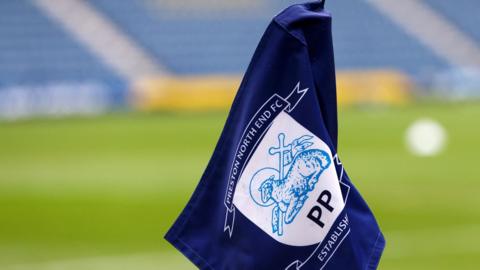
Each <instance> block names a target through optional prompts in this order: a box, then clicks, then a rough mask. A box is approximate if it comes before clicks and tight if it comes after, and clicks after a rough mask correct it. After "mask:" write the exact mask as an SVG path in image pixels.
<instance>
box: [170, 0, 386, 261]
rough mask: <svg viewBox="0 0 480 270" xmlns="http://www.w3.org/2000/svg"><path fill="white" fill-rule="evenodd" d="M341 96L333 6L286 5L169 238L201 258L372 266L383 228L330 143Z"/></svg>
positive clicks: (254, 60) (186, 252) (254, 61)
mask: <svg viewBox="0 0 480 270" xmlns="http://www.w3.org/2000/svg"><path fill="white" fill-rule="evenodd" d="M336 106H337V105H336V86H335V68H334V58H333V46H332V36H331V16H330V14H329V13H328V12H327V11H325V10H324V6H323V2H321V1H318V2H312V3H306V4H299V5H294V6H291V7H289V8H287V9H286V10H284V11H283V12H281V13H280V14H279V15H277V16H276V17H275V18H274V19H273V20H272V22H271V23H270V25H269V26H268V28H267V30H266V31H265V34H264V35H263V37H262V39H261V41H260V43H259V45H258V47H257V49H256V51H255V53H254V56H253V58H252V60H251V63H250V65H249V67H248V69H247V72H246V73H245V76H244V78H243V81H242V83H241V85H240V88H239V90H238V93H237V96H236V97H235V100H234V102H233V105H232V108H231V111H230V114H229V116H228V118H227V122H226V124H225V127H224V129H223V132H222V134H221V136H220V139H219V142H218V144H217V146H216V148H215V151H214V153H213V155H212V158H211V160H210V162H209V164H208V166H207V168H206V170H205V172H204V174H203V176H202V178H201V180H200V183H199V184H198V186H197V188H196V189H195V192H194V193H193V195H192V197H191V199H190V201H189V202H188V204H187V206H186V207H185V209H184V210H183V211H182V213H181V214H180V216H179V217H178V219H177V220H176V222H175V223H174V225H173V226H172V227H171V229H170V230H169V231H168V233H167V235H166V239H167V240H168V241H169V242H170V243H172V244H173V245H174V246H175V247H176V248H177V249H179V250H180V251H181V252H182V253H183V254H184V255H185V256H186V257H188V258H189V259H190V260H191V261H192V262H193V263H194V264H195V265H196V266H197V267H199V268H200V269H376V268H377V265H378V262H379V260H380V256H381V254H382V251H383V249H384V246H385V240H384V237H383V235H382V233H381V232H380V229H379V227H378V225H377V223H376V221H375V218H374V216H373V214H372V212H371V211H370V209H369V208H368V206H367V204H366V203H365V201H364V200H363V199H362V197H361V196H360V194H359V193H358V191H357V190H356V188H355V187H354V186H353V184H352V182H351V181H350V179H349V177H348V175H347V173H346V172H345V170H344V168H343V165H342V163H341V162H340V159H339V157H338V155H337V107H336ZM192 139H195V138H192Z"/></svg>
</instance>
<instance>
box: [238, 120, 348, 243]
mask: <svg viewBox="0 0 480 270" xmlns="http://www.w3.org/2000/svg"><path fill="white" fill-rule="evenodd" d="M333 162H334V161H333V157H332V154H331V151H330V149H329V147H328V146H327V144H325V142H323V141H322V140H321V139H320V138H318V137H316V136H315V135H314V134H313V133H311V132H310V131H309V130H307V129H306V128H305V127H303V126H302V125H300V124H299V123H298V122H297V121H295V119H293V118H292V117H291V116H290V115H288V114H287V113H285V112H282V113H280V114H279V115H278V116H277V117H276V118H275V119H274V120H273V123H272V125H271V126H270V128H269V129H268V130H267V132H266V134H265V136H264V138H263V139H262V141H261V142H260V143H259V144H258V147H257V149H256V150H255V152H254V153H253V154H252V156H251V159H250V160H249V162H248V164H247V165H246V167H245V170H244V171H243V173H242V175H241V177H240V180H239V181H238V183H237V186H236V189H235V196H234V199H233V203H234V205H235V206H236V208H237V209H238V210H239V211H240V212H241V213H242V214H243V215H245V216H246V217H247V218H248V219H249V220H250V221H252V222H253V223H255V224H256V225H257V226H258V227H259V228H260V229H262V230H263V231H264V232H265V233H267V234H268V235H270V236H271V237H272V238H274V239H275V240H277V241H279V242H281V243H283V244H287V245H291V246H308V245H313V244H316V243H319V242H321V241H322V240H323V239H324V238H325V236H326V234H327V233H328V231H329V230H330V228H331V226H332V224H333V223H334V221H335V220H336V218H337V217H338V215H339V214H340V212H341V211H342V209H343V207H344V205H345V204H344V201H343V198H342V194H341V191H340V184H339V180H338V176H337V173H336V171H335V166H334V164H333Z"/></svg>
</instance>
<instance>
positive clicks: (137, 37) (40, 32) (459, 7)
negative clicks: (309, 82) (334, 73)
mask: <svg viewBox="0 0 480 270" xmlns="http://www.w3.org/2000/svg"><path fill="white" fill-rule="evenodd" d="M39 1H41V0H18V1H1V2H0V99H2V101H1V102H0V117H1V116H2V115H4V114H5V112H6V111H7V112H8V114H9V115H15V111H16V110H17V109H18V108H17V109H12V105H11V104H12V103H16V104H24V105H23V109H18V111H21V113H20V114H21V115H28V114H29V110H30V109H29V107H35V104H36V103H37V100H38V96H46V97H48V98H46V99H51V98H52V97H51V96H55V95H58V91H59V89H61V88H68V89H70V90H69V91H71V92H72V93H73V92H75V90H74V89H75V87H76V86H75V85H82V84H83V86H82V88H81V89H85V88H92V89H93V88H95V89H96V90H95V91H100V92H102V94H100V96H103V97H104V101H103V103H104V106H105V107H107V108H108V107H110V106H114V105H118V104H120V105H121V104H125V103H128V102H129V100H128V97H129V96H132V95H128V93H127V92H126V91H127V90H128V89H133V91H134V95H133V96H137V97H138V95H136V94H135V93H137V94H138V93H140V100H143V102H144V103H145V104H147V103H148V105H145V106H146V107H152V106H153V107H155V106H157V105H158V106H165V105H161V104H166V103H168V104H170V105H169V106H167V107H173V108H176V107H178V106H177V105H172V104H171V102H170V101H168V102H167V101H166V100H167V99H165V100H158V98H161V96H162V95H163V96H170V97H173V96H175V95H177V93H180V94H178V95H179V97H176V98H173V99H169V100H178V99H180V98H181V97H183V96H182V95H184V96H191V95H192V92H185V89H179V87H182V88H188V89H189V91H193V92H194V91H197V90H198V91H205V89H207V88H208V86H209V85H212V86H213V88H215V89H213V90H212V91H214V92H215V91H217V93H218V90H219V89H224V88H225V87H227V88H228V90H230V91H231V92H232V91H234V89H230V88H231V87H233V85H235V84H237V83H238V80H239V76H240V75H241V74H242V73H243V71H244V70H245V69H246V67H247V65H248V62H249V60H250V57H251V55H252V54H253V51H254V49H255V46H256V44H257V42H258V40H259V38H260V36H261V34H262V33H263V31H264V29H265V27H266V25H267V24H268V22H269V20H270V19H271V17H272V16H274V15H275V14H276V13H277V12H279V11H280V10H281V9H283V8H285V7H286V6H288V5H290V4H292V3H296V2H298V1H291V0H285V1H276V0H264V1H256V0H238V1H221V0H205V1H198V0H184V1H175V0H138V1H116V0H87V1H82V2H81V3H82V5H88V6H89V7H91V8H93V9H94V10H95V11H96V13H98V14H99V15H100V16H102V19H104V20H105V21H106V22H108V23H110V24H111V25H114V26H115V27H116V28H117V29H118V30H119V31H120V32H121V34H122V36H124V37H126V38H127V39H128V42H130V43H131V44H134V45H135V47H136V48H140V50H142V52H145V54H144V55H148V56H150V57H151V58H152V59H150V60H151V61H152V62H153V63H154V64H155V65H158V66H159V67H162V68H164V69H165V70H166V73H165V74H159V76H157V77H153V78H138V79H137V78H135V80H134V81H132V80H131V78H126V77H125V76H122V75H121V74H119V73H118V72H116V71H115V69H114V68H112V66H109V65H108V64H105V62H104V61H103V60H102V59H101V57H100V56H99V55H98V53H96V52H95V51H94V50H91V48H90V47H89V46H88V44H85V41H82V40H79V39H78V38H75V35H74V34H73V33H71V31H69V30H68V27H65V25H62V22H61V21H58V20H55V18H52V16H49V14H47V13H48V12H45V10H42V9H40V8H39V7H38V5H35V3H36V2H37V3H38V2H39ZM75 1H78V0H69V2H75ZM415 1H417V0H415ZM418 1H420V0H418ZM42 3H43V4H44V5H45V4H47V5H48V4H50V3H49V2H48V1H42ZM423 3H426V4H428V6H431V7H432V9H433V10H435V11H436V12H438V13H439V14H441V15H442V16H444V17H445V18H447V19H448V20H449V22H450V23H451V24H452V25H454V26H455V27H456V28H459V29H460V30H461V31H462V33H464V34H465V35H467V36H468V37H470V38H471V39H473V40H476V41H477V45H478V43H480V28H478V27H477V25H478V24H479V19H478V16H476V14H475V12H476V10H475V9H474V8H471V6H472V5H477V6H478V3H477V2H475V1H473V0H459V1H455V2H452V1H447V0H424V2H423ZM54 4H55V3H54V2H52V5H54ZM327 9H328V10H330V11H331V12H332V13H333V18H334V23H333V28H334V29H333V34H334V46H335V53H336V66H337V68H338V70H339V71H340V72H342V71H343V70H345V71H348V72H346V73H345V74H352V71H354V70H360V71H361V72H360V74H362V76H374V78H373V79H372V78H369V79H367V80H364V81H369V82H370V81H372V82H373V81H375V80H376V79H375V78H378V80H377V81H383V82H386V81H388V82H389V83H386V85H388V86H386V87H385V89H383V90H381V91H380V92H385V91H390V90H391V89H401V88H402V87H399V86H405V85H410V84H409V83H405V81H406V80H408V79H407V77H408V78H412V79H413V80H416V81H418V80H421V79H422V80H423V79H424V78H425V77H428V76H431V77H432V76H433V74H438V73H440V72H442V71H444V70H448V69H450V68H451V66H452V65H451V63H449V62H448V61H447V60H446V59H445V58H442V57H441V56H439V55H438V53H434V52H433V51H432V48H429V47H428V46H426V45H425V44H424V43H422V42H420V41H419V40H418V39H417V38H416V37H415V36H414V35H411V33H408V32H407V31H405V29H402V28H401V27H399V25H398V24H396V23H394V22H393V21H392V19H391V18H389V17H388V15H386V14H384V13H382V12H380V11H379V10H378V9H376V8H375V7H374V5H373V4H372V3H371V1H367V0H362V1H358V0H343V1H327ZM65 10H66V11H68V12H75V10H68V9H65ZM67 15H68V14H67ZM88 21H89V18H85V22H86V23H87V22H88ZM134 64H135V63H132V65H134ZM366 70H367V71H368V70H370V71H374V72H364V71H366ZM375 70H376V71H378V72H376V71H375ZM382 74H388V75H385V76H386V77H382V76H383V75H382ZM403 74H405V75H403ZM425 74H426V75H427V76H425ZM352 76H353V78H358V76H357V75H352ZM377 76H380V77H377ZM343 78H345V80H346V81H345V82H341V81H340V82H339V85H340V86H342V85H343V86H349V87H352V86H355V85H356V84H355V83H352V78H347V77H346V76H339V79H340V80H343ZM214 81H218V83H214ZM394 82H398V83H399V85H397V86H395V85H394V84H395V83H394ZM185 83H191V84H188V85H186V84H185ZM59 84H61V87H55V86H58V85H59ZM65 85H67V86H68V87H65ZM92 85H93V87H91V86H92ZM132 85H133V87H130V86H132ZM358 85H360V86H358V88H359V89H358V91H368V89H367V90H366V89H363V88H362V87H361V85H364V84H361V83H360V84H358ZM365 85H366V86H365V87H370V85H372V84H371V83H368V84H365ZM216 87H218V88H216ZM50 88H54V89H55V91H53V90H51V89H50ZM19 89H20V90H21V91H20V90H19ZM49 89H50V90H49ZM98 89H101V90H98ZM389 89H390V90H389ZM19 91H20V92H21V94H18V93H17V92H19ZM92 91H93V90H92ZM92 91H90V92H92ZM165 91H169V93H168V95H165ZM172 91H173V92H175V93H173V94H172ZM395 91H397V90H395ZM398 91H401V90H398ZM32 92H34V93H35V94H31V93H32ZM39 92H40V94H39ZM84 92H85V91H84ZM87 92H88V91H87ZM93 92H94V91H93ZM160 92H162V93H163V94H162V95H160V94H159V93H160ZM347 92H350V93H353V91H352V90H351V89H350V90H348V91H347ZM374 92H378V91H374ZM42 93H44V94H42ZM181 93H183V94H181ZM25 96H26V97H27V98H26V99H27V100H26V101H25V100H23V101H22V98H23V99H25ZM225 96H226V97H228V98H230V97H231V96H232V93H229V94H227V95H225ZM393 96H402V97H404V96H405V95H403V94H398V93H397V94H394V95H393ZM69 97H71V99H72V100H73V101H72V102H74V101H75V99H76V98H75V95H74V94H72V95H69ZM96 97H98V95H93V94H92V97H91V98H92V99H93V98H96ZM228 98H227V100H228ZM65 99H66V98H62V99H61V102H64V100H65ZM87 99H88V98H87ZM149 99H154V100H153V101H148V100H149ZM12 100H13V101H15V102H12ZM19 100H20V101H21V102H20V101H19ZM345 100H351V99H350V98H348V97H347V98H345ZM402 100H404V98H402ZM137 101H138V100H135V102H133V103H135V104H138V103H137ZM147 101H148V102H147ZM52 102H53V103H55V102H54V101H52ZM52 102H50V103H52ZM389 102H390V101H389ZM402 102H403V101H402ZM86 103H88V102H86ZM400 103H401V102H400ZM155 104H157V105H155ZM159 104H160V105H159ZM221 104H223V105H221ZM225 104H229V100H228V101H225V102H223V103H222V102H217V103H215V105H214V107H221V106H226V105H225ZM70 105H72V104H70ZM97 105H98V104H96V105H95V106H97ZM72 106H73V105H72ZM205 106H207V107H208V104H205ZM7 107H8V108H7ZM43 107H45V106H43ZM43 107H41V106H40V107H39V108H37V109H32V110H30V111H31V113H30V114H37V113H41V112H42V108H43ZM64 107H65V106H64ZM87 107H88V106H87ZM180 107H181V106H180ZM5 108H7V109H5ZM12 110H13V113H12ZM82 110H83V109H82ZM73 111H75V110H73ZM2 112H3V113H2Z"/></svg>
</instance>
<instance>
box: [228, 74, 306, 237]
mask: <svg viewBox="0 0 480 270" xmlns="http://www.w3.org/2000/svg"><path fill="white" fill-rule="evenodd" d="M307 90H308V88H305V89H300V82H298V83H297V84H296V86H295V88H294V89H293V90H292V92H291V93H290V94H289V95H288V96H287V97H285V98H284V97H281V96H279V95H278V94H274V95H273V96H271V97H270V98H269V99H268V100H267V101H266V102H265V103H264V104H263V105H262V106H261V107H260V108H259V109H258V111H257V112H256V113H255V115H254V116H253V117H252V118H251V119H250V121H249V122H248V124H247V126H246V127H245V129H244V132H243V134H242V137H241V138H240V141H239V143H238V146H237V149H236V151H235V156H234V158H233V162H232V167H231V170H230V174H229V177H228V184H227V190H226V193H225V200H224V204H225V207H226V214H225V226H224V231H225V232H227V231H228V234H229V236H230V237H231V236H232V233H233V226H234V223H235V206H234V205H233V197H234V193H235V188H236V185H237V182H238V180H239V179H240V176H241V175H242V172H243V169H244V168H245V165H246V164H247V162H248V160H249V158H250V156H251V154H252V151H253V150H254V149H255V146H256V145H257V143H258V142H259V141H260V139H261V138H262V137H263V135H264V134H265V132H266V131H267V130H268V128H269V127H270V125H271V124H272V122H273V120H274V119H275V117H277V116H278V115H279V114H280V113H281V112H282V111H285V112H287V113H289V112H291V111H292V110H293V109H295V107H296V106H297V105H298V103H299V102H300V100H301V99H302V97H303V96H304V95H305V94H306V92H307Z"/></svg>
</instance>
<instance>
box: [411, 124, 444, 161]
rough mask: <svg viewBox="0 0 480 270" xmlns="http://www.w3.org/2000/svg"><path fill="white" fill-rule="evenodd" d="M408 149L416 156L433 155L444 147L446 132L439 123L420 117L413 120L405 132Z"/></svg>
mask: <svg viewBox="0 0 480 270" xmlns="http://www.w3.org/2000/svg"><path fill="white" fill-rule="evenodd" d="M405 135H406V136H405V140H406V143H407V147H408V149H409V150H410V151H411V152H412V153H413V154H415V155H418V156H434V155H436V154H438V153H439V152H440V151H442V149H443V148H444V147H445V142H446V140H447V134H446V132H445V129H444V128H443V127H442V125H441V124H440V123H438V122H437V121H435V120H432V119H428V118H422V119H418V120H416V121H415V122H413V123H412V124H411V125H410V127H408V129H407V132H406V134H405Z"/></svg>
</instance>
